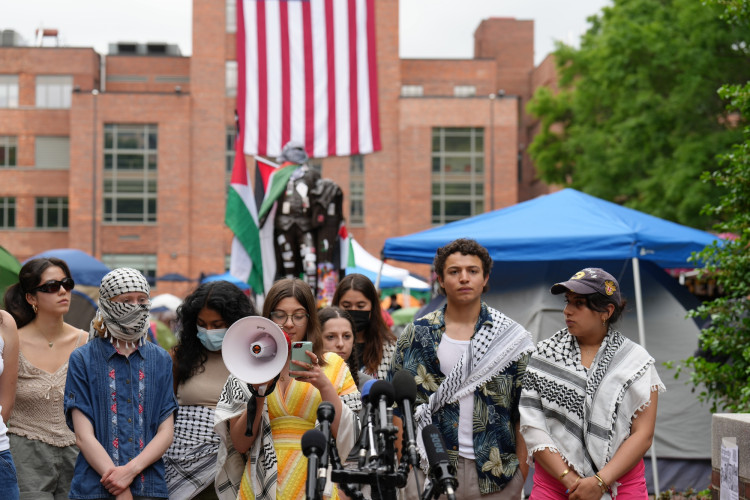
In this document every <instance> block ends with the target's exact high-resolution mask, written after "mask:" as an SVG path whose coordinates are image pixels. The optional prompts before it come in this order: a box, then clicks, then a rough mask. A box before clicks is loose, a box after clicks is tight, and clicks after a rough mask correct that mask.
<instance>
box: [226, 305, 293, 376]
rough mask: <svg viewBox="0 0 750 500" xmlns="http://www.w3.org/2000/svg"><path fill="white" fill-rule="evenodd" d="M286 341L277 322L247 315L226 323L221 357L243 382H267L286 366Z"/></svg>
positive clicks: (287, 344)
mask: <svg viewBox="0 0 750 500" xmlns="http://www.w3.org/2000/svg"><path fill="white" fill-rule="evenodd" d="M288 356H289V343H288V341H287V338H286V334H285V333H284V332H283V331H282V330H281V328H280V327H279V325H277V324H276V323H274V322H273V321H271V320H270V319H267V318H263V317H261V316H248V317H246V318H242V319H240V320H237V321H235V322H234V324H232V326H230V327H229V329H228V330H227V333H226V335H225V336H224V342H223V343H222V345H221V357H222V358H223V359H224V364H225V365H226V367H227V369H228V370H229V371H230V373H231V374H232V375H234V376H235V377H237V378H238V379H240V380H241V381H243V382H245V383H247V384H262V383H264V382H267V381H269V380H271V379H273V378H274V377H276V375H278V374H279V373H281V370H282V369H283V368H284V367H285V366H287V358H288Z"/></svg>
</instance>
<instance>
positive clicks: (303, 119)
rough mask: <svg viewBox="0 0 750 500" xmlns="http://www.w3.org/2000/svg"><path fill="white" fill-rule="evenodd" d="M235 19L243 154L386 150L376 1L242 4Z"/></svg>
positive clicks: (254, 0) (259, 0) (246, 0)
mask: <svg viewBox="0 0 750 500" xmlns="http://www.w3.org/2000/svg"><path fill="white" fill-rule="evenodd" d="M237 16H238V19H237V28H238V29H237V51H238V57H237V60H238V68H239V78H238V93H242V92H244V93H245V99H244V102H245V109H244V118H245V119H244V124H245V134H244V140H245V145H244V150H245V154H248V155H254V156H257V155H262V156H276V155H278V154H279V153H280V152H281V148H282V147H283V146H284V144H286V143H287V142H289V141H290V140H295V141H299V142H301V143H303V144H304V145H305V150H306V151H307V153H308V154H309V155H310V156H312V157H315V158H323V157H327V156H347V155H353V154H366V153H371V152H373V151H378V150H380V148H381V145H380V126H379V117H378V86H377V58H376V51H375V0H242V1H241V2H239V4H238V9H237ZM243 56H244V57H243ZM243 61H244V64H243ZM239 101H240V99H238V102H239ZM238 112H239V113H243V111H242V110H238Z"/></svg>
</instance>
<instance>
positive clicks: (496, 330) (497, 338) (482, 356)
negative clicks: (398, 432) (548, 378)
mask: <svg viewBox="0 0 750 500" xmlns="http://www.w3.org/2000/svg"><path fill="white" fill-rule="evenodd" d="M487 309H488V311H489V313H490V315H491V317H492V321H491V322H488V323H485V324H483V325H482V326H481V328H480V329H479V331H477V332H476V333H475V334H474V337H473V338H472V339H471V343H470V345H469V349H467V350H466V352H465V353H464V354H463V356H461V358H460V359H459V360H458V362H457V363H456V365H455V366H454V367H453V370H451V372H450V373H449V374H448V376H447V377H446V378H445V380H444V381H443V383H442V384H440V385H439V386H438V388H437V391H435V392H434V393H432V394H431V395H430V401H429V403H428V404H424V405H420V406H418V407H417V409H416V411H415V414H414V420H415V422H416V425H417V444H418V447H417V448H418V450H419V454H420V458H421V460H420V462H421V463H420V465H421V467H422V469H423V470H424V471H425V473H427V468H428V461H427V455H426V454H425V451H424V450H425V447H424V442H423V441H422V429H424V428H425V427H426V426H428V425H429V424H431V423H432V415H433V413H435V412H436V411H438V410H439V409H440V408H442V407H443V406H445V405H447V404H450V403H454V402H456V401H458V400H459V399H461V398H462V397H464V396H466V395H469V394H473V393H474V391H475V390H476V389H477V388H479V387H482V386H483V385H484V384H486V383H487V382H488V381H489V380H490V379H492V378H493V377H494V376H496V375H497V374H499V373H501V372H502V371H503V370H505V369H506V368H507V367H508V366H510V365H511V364H512V363H513V362H515V361H517V360H518V359H519V358H520V357H521V356H522V355H524V354H526V353H528V352H531V351H533V350H534V343H533V342H532V341H531V335H530V334H529V332H527V331H526V330H525V329H524V328H523V327H522V326H521V325H519V324H518V323H516V322H515V321H513V320H512V319H510V318H509V317H507V316H506V315H504V314H503V313H501V312H500V311H497V310H495V309H492V308H487ZM428 340H429V339H428ZM415 341H417V342H419V339H416V338H415ZM429 342H430V343H431V342H432V341H431V340H429ZM423 345H424V343H423Z"/></svg>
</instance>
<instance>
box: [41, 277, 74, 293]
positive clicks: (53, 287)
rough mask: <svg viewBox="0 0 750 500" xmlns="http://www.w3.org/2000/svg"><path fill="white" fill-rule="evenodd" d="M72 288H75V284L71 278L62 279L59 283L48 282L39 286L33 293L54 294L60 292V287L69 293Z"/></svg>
mask: <svg viewBox="0 0 750 500" xmlns="http://www.w3.org/2000/svg"><path fill="white" fill-rule="evenodd" d="M74 286H76V283H75V281H73V279H72V278H63V279H61V280H60V281H48V282H47V283H45V284H43V285H39V286H38V287H36V288H34V291H35V292H44V293H56V292H58V291H60V287H63V288H64V289H65V290H66V291H68V292H69V291H71V290H72V289H73V287H74Z"/></svg>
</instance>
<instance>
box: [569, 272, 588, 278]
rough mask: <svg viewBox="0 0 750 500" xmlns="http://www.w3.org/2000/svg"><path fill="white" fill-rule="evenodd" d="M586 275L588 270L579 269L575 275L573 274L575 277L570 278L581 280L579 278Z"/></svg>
mask: <svg viewBox="0 0 750 500" xmlns="http://www.w3.org/2000/svg"><path fill="white" fill-rule="evenodd" d="M585 277H586V272H585V271H578V272H577V273H575V275H573V277H572V278H570V279H572V280H579V279H581V278H585Z"/></svg>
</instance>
